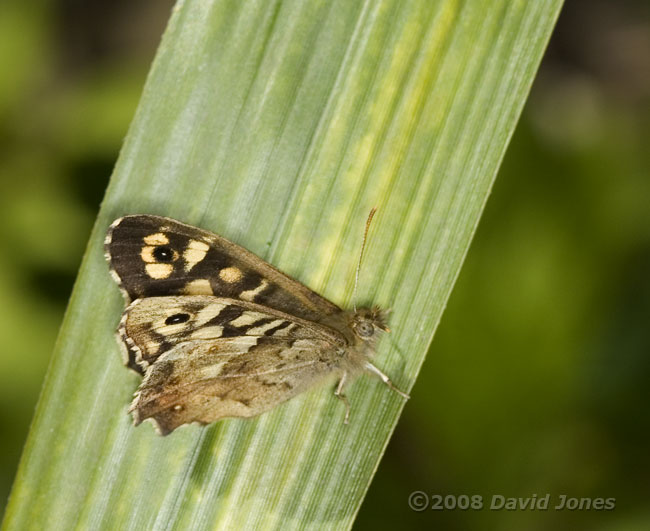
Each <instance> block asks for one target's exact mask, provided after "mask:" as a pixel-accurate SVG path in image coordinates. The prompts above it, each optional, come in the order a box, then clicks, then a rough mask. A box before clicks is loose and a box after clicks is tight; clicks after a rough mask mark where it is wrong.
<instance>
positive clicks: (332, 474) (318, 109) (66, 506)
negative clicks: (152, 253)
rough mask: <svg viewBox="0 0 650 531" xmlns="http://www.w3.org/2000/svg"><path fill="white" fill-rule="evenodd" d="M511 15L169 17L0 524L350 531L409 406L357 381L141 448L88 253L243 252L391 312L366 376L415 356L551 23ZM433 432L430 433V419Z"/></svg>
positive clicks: (330, 11) (465, 8) (341, 9)
mask: <svg viewBox="0 0 650 531" xmlns="http://www.w3.org/2000/svg"><path fill="white" fill-rule="evenodd" d="M560 5H561V2H560V1H559V0H539V1H536V2H522V1H518V0H509V1H508V0H501V1H499V0H496V1H493V2H460V1H451V0H449V1H439V2H433V1H430V0H420V1H410V2H404V1H400V0H385V1H382V2H379V1H376V2H351V1H349V0H329V1H325V0H322V1H310V2H303V1H298V0H295V1H284V2H279V1H265V0H257V1H248V2H241V1H239V0H230V1H225V0H222V1H207V0H202V1H199V0H186V1H182V2H179V4H178V5H177V7H176V8H175V9H174V13H173V15H172V18H171V20H170V23H169V27H168V29H167V31H166V34H165V36H164V39H163V41H162V44H161V46H160V49H159V52H158V55H157V57H156V59H155V62H154V64H153V67H152V70H151V73H150V75H149V79H148V81H147V84H146V87H145V90H144V94H143V97H142V101H141V103H140V106H139V108H138V111H137V114H136V117H135V119H134V121H133V124H132V126H131V128H130V131H129V133H128V136H127V139H126V141H125V144H124V148H123V150H122V153H121V155H120V158H119V160H118V162H117V166H116V169H115V173H114V175H113V178H112V180H111V183H110V186H109V188H108V191H107V193H106V198H105V200H104V203H103V205H102V209H101V212H100V214H99V217H98V220H97V224H96V226H95V230H94V231H93V234H92V237H91V240H90V243H89V246H88V249H87V252H86V255H85V258H84V261H83V265H82V267H81V270H80V273H79V277H78V282H77V284H76V286H75V289H74V293H73V295H72V299H71V301H70V305H69V308H68V312H67V314H66V318H65V321H64V324H63V326H62V329H61V332H60V336H59V340H58V342H57V345H56V349H55V353H54V357H53V361H52V364H51V367H50V370H49V373H48V376H47V379H46V382H45V386H44V390H43V394H42V396H41V399H40V402H39V406H38V409H37V412H36V416H35V419H34V423H33V426H32V429H31V432H30V436H29V438H28V441H27V445H26V448H25V451H24V455H23V458H22V461H21V465H20V469H19V472H18V476H17V479H16V482H15V485H14V488H13V492H12V495H11V499H10V503H9V506H8V509H7V513H6V518H5V522H4V525H5V527H6V528H7V529H42V528H57V529H72V528H79V529H104V528H106V529H116V528H119V529H151V528H155V529H161V528H165V529H167V528H178V529H204V528H223V529H250V528H253V527H256V526H257V527H262V528H265V529H270V528H282V529H289V528H292V527H315V528H318V529H325V528H334V529H342V528H348V527H349V526H350V525H351V524H352V522H353V520H354V516H355V514H356V512H357V510H358V509H359V506H360V504H361V502H362V499H363V496H364V494H365V492H366V490H367V488H368V485H369V483H370V481H371V479H372V475H373V473H374V471H375V469H376V467H377V466H378V464H379V460H380V458H381V455H382V453H383V451H384V448H385V446H386V444H387V442H388V438H389V436H390V434H391V432H392V430H393V428H394V426H395V424H396V422H397V419H398V417H399V414H400V411H401V409H402V407H403V406H404V400H403V399H402V398H400V397H399V396H398V395H397V394H396V393H393V392H392V391H390V390H389V389H388V388H386V387H385V386H384V385H382V384H381V382H379V381H378V380H376V379H372V378H369V377H361V378H360V379H359V380H358V381H356V382H355V383H354V384H353V385H352V386H351V387H350V389H349V393H348V396H349V400H350V403H351V405H352V416H351V422H350V424H349V425H347V426H346V425H344V424H343V422H342V421H343V415H344V408H343V407H342V405H341V404H340V403H339V402H338V401H337V400H335V399H334V397H333V396H332V392H331V391H332V390H331V389H330V388H326V387H323V388H320V389H315V390H313V391H311V392H308V393H305V394H304V395H302V396H300V397H298V398H296V399H294V400H291V401H290V402H288V403H286V404H284V405H282V406H280V407H278V408H276V409H275V410H274V411H272V412H270V413H267V414H264V415H262V416H260V417H259V418H257V419H254V420H243V419H232V420H227V421H222V422H219V423H217V424H214V425H211V426H209V427H206V428H201V427H198V426H187V427H183V428H180V429H179V430H177V431H176V432H174V433H173V434H172V435H170V436H169V437H165V438H162V437H159V436H158V435H156V434H155V433H154V430H153V428H152V427H151V426H150V425H148V424H145V425H143V426H140V427H138V428H134V427H133V426H132V425H131V421H130V419H129V417H128V416H127V414H126V410H127V407H128V404H129V401H130V397H131V395H132V393H133V391H134V390H135V389H136V387H137V385H138V381H139V377H138V376H137V375H135V374H134V373H132V372H130V371H128V370H127V369H125V368H124V367H123V366H122V365H121V362H120V359H119V355H118V352H119V350H118V346H117V344H116V342H115V340H114V337H113V331H114V329H115V327H116V325H117V323H118V321H119V316H120V313H121V311H122V308H123V302H122V300H121V297H120V295H119V292H118V289H117V286H116V285H115V284H114V282H113V281H112V280H111V278H110V276H109V274H108V268H107V265H106V263H105V261H104V258H103V251H102V241H103V237H104V234H105V231H106V229H107V227H108V225H109V224H110V222H111V221H112V220H113V219H115V218H116V217H118V216H120V215H122V214H125V213H143V212H146V213H155V214H162V215H166V216H171V217H175V218H178V219H180V220H183V221H185V222H188V223H192V224H195V225H198V226H201V227H203V228H207V229H210V230H213V231H215V232H218V233H219V234H222V235H224V236H226V237H227V238H229V239H231V240H233V241H235V242H237V243H240V244H242V245H244V246H245V247H247V248H248V249H250V250H251V251H253V252H255V253H257V254H258V255H259V256H261V257H263V258H264V259H266V260H268V261H269V262H271V263H272V264H274V265H275V266H277V267H279V268H280V269H282V270H283V271H285V272H286V273H288V274H290V275H292V276H293V277H295V278H297V279H299V280H300V281H302V282H303V283H305V284H307V285H308V286H310V287H311V288H313V289H315V290H317V291H318V292H320V293H322V294H323V295H324V296H326V297H328V298H329V299H331V300H332V301H334V302H336V303H338V304H340V305H342V306H347V307H349V306H350V305H351V302H352V301H351V300H350V297H351V293H352V286H353V278H354V268H355V265H356V260H357V258H358V254H359V251H360V243H361V236H362V231H363V225H364V220H365V218H366V216H367V215H368V212H369V210H370V208H371V207H372V206H375V205H376V206H378V207H379V211H378V214H377V216H376V217H375V222H374V225H373V227H372V229H371V231H370V236H369V242H368V248H367V254H366V256H365V262H364V267H363V269H362V272H361V281H360V289H359V293H360V296H359V299H360V300H359V302H361V303H363V302H366V303H370V302H371V303H377V304H379V305H381V306H383V307H387V308H391V309H392V318H391V323H390V325H391V329H392V330H393V333H392V334H391V335H390V339H389V340H384V341H383V342H382V344H381V346H380V349H379V352H378V355H377V359H376V363H377V365H378V366H380V367H382V368H383V369H384V370H385V372H386V373H388V374H389V375H390V376H391V377H392V378H393V380H394V381H395V383H396V385H397V386H399V387H401V388H403V389H406V390H408V389H409V388H410V387H411V386H412V385H413V384H414V382H415V377H416V375H417V373H418V370H419V368H420V366H421V364H422V362H423V360H424V356H425V354H426V352H427V348H428V346H429V344H430V342H431V339H432V336H433V332H434V330H435V327H436V325H437V323H438V322H439V320H440V317H441V314H442V311H443V308H444V306H445V303H446V300H447V298H448V296H449V293H450V291H451V288H452V286H453V283H454V280H455V278H456V276H457V275H458V272H459V269H460V266H461V263H462V261H463V257H464V256H465V253H466V251H467V248H468V246H469V243H470V240H471V237H472V234H473V232H474V229H475V227H476V224H477V223H478V220H479V217H480V214H481V211H482V208H483V205H484V203H485V201H486V198H487V196H488V193H489V191H490V187H491V185H492V182H493V179H494V176H495V174H496V171H497V169H498V166H499V163H500V161H501V158H502V156H503V153H504V151H505V148H506V145H507V142H508V139H509V138H510V136H511V134H512V132H513V129H514V127H515V123H516V120H517V118H518V116H519V113H520V111H521V108H522V106H523V104H524V101H525V98H526V95H527V93H528V90H529V88H530V84H531V82H532V80H533V76H534V73H535V70H536V68H537V66H538V64H539V61H540V59H541V56H542V53H543V50H544V47H545V45H546V42H547V40H548V38H549V35H550V32H551V29H552V27H553V24H554V22H555V19H556V16H557V14H558V11H559V8H560ZM432 422H433V419H432Z"/></svg>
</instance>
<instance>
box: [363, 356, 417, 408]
mask: <svg viewBox="0 0 650 531" xmlns="http://www.w3.org/2000/svg"><path fill="white" fill-rule="evenodd" d="M366 370H367V371H368V372H369V373H370V374H374V375H375V376H377V377H378V378H379V379H380V380H381V381H382V382H384V383H385V384H386V385H387V386H388V387H390V388H391V389H392V390H393V391H395V392H396V393H397V394H399V395H401V396H403V397H404V398H406V399H407V400H408V399H409V398H411V397H410V396H409V395H407V394H406V393H405V392H404V391H400V390H399V389H398V388H397V387H395V386H394V385H393V382H391V381H390V378H389V377H388V376H386V375H385V374H384V373H383V372H381V371H380V370H379V369H378V368H377V367H375V366H374V365H373V364H372V363H370V362H369V361H367V362H366Z"/></svg>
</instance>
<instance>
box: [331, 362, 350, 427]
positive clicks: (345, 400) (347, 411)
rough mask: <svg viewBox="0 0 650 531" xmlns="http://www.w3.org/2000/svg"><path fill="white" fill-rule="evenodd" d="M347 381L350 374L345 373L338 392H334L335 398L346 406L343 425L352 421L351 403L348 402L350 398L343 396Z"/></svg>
mask: <svg viewBox="0 0 650 531" xmlns="http://www.w3.org/2000/svg"><path fill="white" fill-rule="evenodd" d="M347 379H348V373H347V372H344V373H343V376H341V379H340V380H339V384H338V385H337V386H336V391H334V396H335V397H336V398H338V399H339V400H340V401H341V402H343V403H344V404H345V420H343V424H347V423H348V420H349V419H350V402H348V397H347V396H345V395H344V394H343V388H344V387H345V384H346V383H347Z"/></svg>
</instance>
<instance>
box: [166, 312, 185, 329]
mask: <svg viewBox="0 0 650 531" xmlns="http://www.w3.org/2000/svg"><path fill="white" fill-rule="evenodd" d="M189 320H190V314H189V313H175V314H174V315H170V316H169V317H167V319H165V324H166V325H167V326H169V325H175V324H181V323H187V321H189Z"/></svg>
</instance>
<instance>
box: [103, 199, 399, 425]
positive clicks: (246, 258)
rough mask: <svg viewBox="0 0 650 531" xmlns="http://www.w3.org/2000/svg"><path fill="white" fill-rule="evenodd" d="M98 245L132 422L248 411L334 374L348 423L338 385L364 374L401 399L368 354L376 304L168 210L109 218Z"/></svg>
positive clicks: (376, 333)
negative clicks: (129, 383) (119, 304)
mask: <svg viewBox="0 0 650 531" xmlns="http://www.w3.org/2000/svg"><path fill="white" fill-rule="evenodd" d="M373 214H374V209H373V211H372V212H371V214H370V217H369V218H368V222H367V224H366V233H365V234H364V244H365V238H366V234H367V231H368V227H369V224H370V220H371V219H372V215H373ZM105 255H106V259H107V260H108V262H109V264H110V271H111V274H112V276H113V277H114V279H115V280H116V281H117V283H118V285H119V287H120V289H121V290H122V292H123V295H124V297H125V299H126V302H127V304H128V305H127V307H126V310H125V311H124V314H123V315H122V318H121V320H120V324H119V328H118V331H117V335H118V339H119V342H120V344H121V345H122V347H123V351H124V358H125V363H126V365H127V366H128V367H130V368H131V369H133V370H135V371H136V372H138V373H140V374H141V375H142V376H143V380H142V383H141V385H140V387H139V389H138V390H137V392H136V393H135V397H134V399H133V402H132V404H131V407H130V410H129V411H130V412H131V413H132V414H133V418H134V422H135V424H136V425H138V424H140V423H141V422H142V421H143V420H145V419H150V420H153V421H154V423H155V425H156V427H157V430H158V432H159V433H160V434H162V435H166V434H168V433H170V432H172V431H173V430H174V429H176V428H177V427H179V426H181V425H183V424H188V423H192V422H197V423H199V424H208V423H211V422H214V421H217V420H219V419H222V418H225V417H253V416H256V415H259V414H260V413H263V412H265V411H267V410H269V409H272V408H273V407H275V406H276V405H278V404H280V403H282V402H284V401H286V400H289V399H290V398H292V397H294V396H296V395H298V394H300V393H302V392H303V391H305V390H307V389H309V388H311V387H313V386H315V385H317V384H319V383H322V382H325V381H328V380H330V379H334V378H338V385H337V386H336V389H335V392H334V394H335V396H336V397H337V398H339V399H340V400H342V401H343V403H344V404H345V408H346V410H345V420H344V421H345V422H346V423H347V422H348V417H349V411H350V406H349V403H348V401H347V399H346V396H345V394H344V390H345V387H346V386H347V384H348V383H349V382H350V381H351V380H352V379H353V378H354V377H356V376H358V375H359V374H361V373H368V374H372V375H374V376H376V377H379V378H380V379H381V380H382V381H383V382H384V383H385V384H386V385H387V386H389V387H390V388H391V389H393V390H394V391H396V392H397V393H399V394H400V395H402V396H403V397H405V398H408V395H407V394H406V393H403V392H402V391H400V390H399V389H397V388H396V387H395V386H394V385H393V384H392V382H391V380H390V379H389V378H388V376H386V375H385V374H384V373H383V372H381V371H380V370H379V369H378V368H377V367H375V365H373V364H372V362H371V359H372V358H373V356H374V354H375V346H376V343H377V340H378V339H379V337H380V335H381V334H382V333H383V332H385V331H388V329H387V327H386V314H385V312H383V311H382V310H380V309H379V308H360V309H354V310H351V311H346V310H342V309H341V308H339V307H338V306H337V305H335V304H334V303H332V302H330V301H328V300H327V299H325V298H323V297H321V296H320V295H318V294H317V293H315V292H314V291H312V290H310V289H309V288H307V287H306V286H304V285H303V284H301V283H300V282H298V281H297V280H295V279H293V278H291V277H289V276H287V275H285V274H284V273H282V272H280V271H279V270H278V269H276V268H275V267H273V266H272V265H270V264H268V263H267V262H265V261H264V260H262V259H261V258H259V257H258V256H256V255H255V254H253V253H251V252H250V251H247V250H246V249H244V248H243V247H240V246H239V245H237V244H235V243H233V242H231V241H229V240H227V239H226V238H223V237H221V236H218V235H216V234H213V233H211V232H209V231H206V230H203V229H200V228H197V227H193V226H191V225H186V224H184V223H181V222H179V221H176V220H174V219H170V218H166V217H160V216H153V215H146V214H142V215H129V216H125V217H122V218H119V219H117V220H115V221H114V222H113V223H112V224H111V226H110V228H109V230H108V233H107V235H106V240H105ZM361 255H363V245H362V252H361ZM360 263H361V258H360V260H359V265H360ZM357 276H358V268H357ZM355 285H356V284H355Z"/></svg>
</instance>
